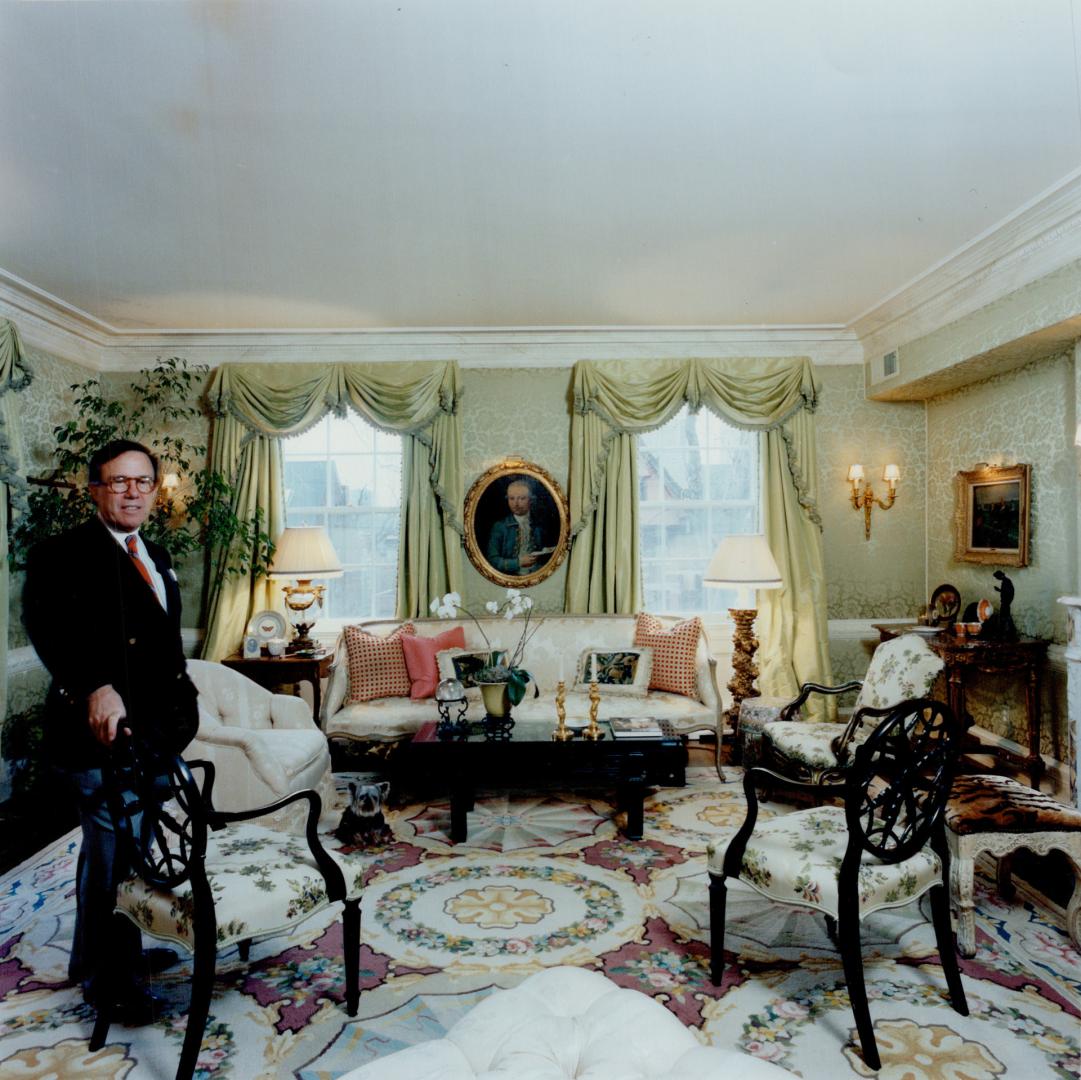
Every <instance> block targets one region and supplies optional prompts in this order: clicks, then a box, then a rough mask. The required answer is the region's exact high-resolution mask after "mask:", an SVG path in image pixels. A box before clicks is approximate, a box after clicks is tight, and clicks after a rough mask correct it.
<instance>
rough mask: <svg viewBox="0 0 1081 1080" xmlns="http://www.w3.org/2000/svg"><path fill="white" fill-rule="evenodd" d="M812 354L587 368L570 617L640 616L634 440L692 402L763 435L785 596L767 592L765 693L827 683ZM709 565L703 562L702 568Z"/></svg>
mask: <svg viewBox="0 0 1081 1080" xmlns="http://www.w3.org/2000/svg"><path fill="white" fill-rule="evenodd" d="M817 394H818V390H817V386H816V383H815V378H814V370H813V368H812V365H811V361H810V360H809V359H808V358H807V357H769V358H766V357H733V358H728V359H716V360H664V361H654V362H651V363H649V364H648V365H646V364H642V363H641V362H635V361H610V362H603V363H602V362H594V361H589V360H583V361H580V362H579V363H578V364H576V365H575V369H574V411H573V415H572V418H571V447H570V481H569V487H570V493H569V495H570V510H571V534H572V536H573V537H574V543H573V545H572V547H571V553H570V559H569V560H568V566H567V591H566V608H567V610H568V611H576V612H620V613H625V614H630V613H633V612H635V611H637V610H639V607H640V605H641V601H642V582H641V569H640V565H639V564H640V560H639V552H638V483H637V465H636V450H635V445H636V444H635V436H636V435H639V434H641V433H644V432H647V431H651V430H654V429H655V428H658V427H660V426H661V425H662V424H664V423H666V422H667V421H668V420H670V419H671V418H672V417H673V416H674V415H675V414H676V413H677V412H678V411H679V410H680V409H681V408H682V407H683V404H684V402H686V403H687V404H688V405H690V406H691V408H692V409H698V408H700V407H701V406H705V407H706V408H708V409H710V410H711V411H712V412H714V413H716V414H717V415H718V416H720V417H722V418H723V419H724V420H726V421H727V422H729V423H731V424H733V425H735V426H736V427H740V428H745V429H749V430H755V431H760V432H761V433H762V448H763V449H762V458H763V476H764V481H763V494H762V519H763V528H764V532H765V534H766V538H767V540H768V541H769V545H770V548H771V549H772V551H773V554H774V556H775V558H776V559H777V564H778V566H779V567H780V568H781V572H782V575H783V578H784V582H785V584H784V587H783V588H781V589H777V590H771V591H765V590H763V591H762V592H760V593H759V600H760V606H759V614H758V621H757V632H758V636H759V637H760V639H761V641H762V648H761V649H760V651H759V652H758V657H757V659H758V663H759V667H760V669H761V676H760V680H759V681H760V685H761V687H762V691H763V693H766V694H779V695H781V694H785V695H787V694H793V693H794V692H795V691H796V689H797V688H798V686H799V684H800V683H801V682H806V681H815V682H822V681H829V678H830V663H829V643H828V633H827V621H826V579H825V569H824V564H823V556H822V537H821V523H820V521H819V517H818V512H817V509H816V506H815V495H816V479H815V478H816V473H817V468H816V459H815V441H814V416H813V414H814V408H815V403H816V400H817ZM703 566H704V563H703Z"/></svg>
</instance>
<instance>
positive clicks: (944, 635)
mask: <svg viewBox="0 0 1081 1080" xmlns="http://www.w3.org/2000/svg"><path fill="white" fill-rule="evenodd" d="M872 625H873V626H874V628H875V629H876V630H877V631H878V634H879V638H880V639H881V640H882V641H889V639H890V638H892V637H896V636H897V635H898V634H899V633H903V632H904V630H905V627H904V626H901V625H898V624H889V623H875V624H872ZM925 640H926V641H927V644H928V645H929V646H930V647H931V648H932V649H933V650H934V651H935V652H936V653H937V654H938V655H939V656H941V657H942V660H943V662H944V663H945V665H946V682H947V691H948V694H949V705H950V708H951V709H953V712H954V715H955V716H956V717H957V718H958V719H959V720H960V721H961V722H962V723H964V724H966V725H967V724H969V718H968V714H967V712H966V711H965V676H966V675H967V674H968V673H969V672H983V673H985V674H991V675H999V674H1004V673H1008V672H1017V673H1018V674H1019V675H1020V676H1021V677H1022V678H1023V679H1024V683H1025V714H1026V715H1025V719H1026V724H1027V728H1028V753H1027V754H1024V755H1022V754H1017V753H1014V752H1013V751H1012V750H1008V749H1007V748H1006V747H1002V746H993V747H992V746H986V745H983V744H979V745H978V747H973V746H969V747H968V751H969V752H970V753H971V752H973V751H975V752H977V753H980V754H990V755H992V756H994V757H996V758H1001V759H1002V760H1003V761H1004V762H1005V763H1006V764H1008V765H1011V766H1012V767H1014V768H1016V769H1021V770H1026V771H1027V772H1028V775H1029V783H1030V785H1031V786H1032V787H1034V788H1037V789H1039V786H1040V778H1041V777H1042V776H1043V773H1044V761H1043V758H1042V757H1041V755H1040V671H1041V669H1042V667H1043V665H1044V662H1045V660H1046V658H1047V647H1048V645H1049V644H1050V642H1049V641H1047V640H1046V639H1044V638H1026V637H1022V638H1018V639H1017V640H1016V641H996V640H994V639H993V638H981V637H963V638H962V637H957V635H956V634H954V633H953V631H952V630H949V629H943V630H942V631H941V632H940V633H939V634H937V635H935V636H934V637H928V638H926V639H925Z"/></svg>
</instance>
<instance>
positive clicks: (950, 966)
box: [931, 885, 968, 1016]
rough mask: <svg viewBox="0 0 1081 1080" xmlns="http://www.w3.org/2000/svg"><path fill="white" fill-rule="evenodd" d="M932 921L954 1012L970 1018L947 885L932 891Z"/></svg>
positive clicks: (938, 886) (939, 886) (936, 887)
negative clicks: (955, 946) (955, 941)
mask: <svg viewBox="0 0 1081 1080" xmlns="http://www.w3.org/2000/svg"><path fill="white" fill-rule="evenodd" d="M931 919H932V921H933V922H934V925H935V942H936V943H937V945H938V957H939V960H940V961H941V962H942V971H943V973H944V974H945V976H946V986H947V987H949V991H950V1003H951V1004H952V1005H953V1008H954V1012H958V1013H960V1014H961V1015H962V1016H968V1002H967V1001H966V1000H965V988H964V987H963V986H962V985H961V969H960V967H959V966H958V963H957V950H956V949H955V948H954V943H953V930H952V929H951V928H950V904H949V900H948V899H947V896H946V886H945V885H936V886H935V887H934V888H933V889H932V890H931Z"/></svg>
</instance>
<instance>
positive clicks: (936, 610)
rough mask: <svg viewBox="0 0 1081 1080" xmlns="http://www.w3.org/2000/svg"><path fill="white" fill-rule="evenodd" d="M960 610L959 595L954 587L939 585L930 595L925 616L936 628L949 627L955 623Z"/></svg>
mask: <svg viewBox="0 0 1081 1080" xmlns="http://www.w3.org/2000/svg"><path fill="white" fill-rule="evenodd" d="M960 610H961V593H960V592H959V591H958V589H957V586H956V585H939V587H938V588H937V589H935V591H934V592H933V593H931V603H930V606H929V607H928V610H927V615H928V618H930V620H931V621H932V622H933V623H934V624H935V625H936V626H950V625H951V624H952V623H953V622H955V621H956V619H957V613H958V612H959V611H960Z"/></svg>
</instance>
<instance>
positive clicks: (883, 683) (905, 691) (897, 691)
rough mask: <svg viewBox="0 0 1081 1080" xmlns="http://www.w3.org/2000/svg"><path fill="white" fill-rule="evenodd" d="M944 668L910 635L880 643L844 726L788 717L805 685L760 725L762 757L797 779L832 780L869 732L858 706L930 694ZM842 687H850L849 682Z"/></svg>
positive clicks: (803, 695)
mask: <svg viewBox="0 0 1081 1080" xmlns="http://www.w3.org/2000/svg"><path fill="white" fill-rule="evenodd" d="M944 666H945V665H944V664H943V661H942V659H941V657H939V656H937V655H936V654H935V653H934V652H932V650H931V648H930V647H929V646H928V644H927V642H926V641H925V640H924V639H923V638H922V637H919V636H918V635H916V634H901V635H900V636H899V637H896V638H894V639H893V640H892V641H886V642H883V643H882V644H881V645H879V646H878V648H877V649H875V652H874V656H872V657H871V663H870V666H869V667H868V668H867V674H866V675H865V676H864V679H863V683H862V685H860V691H859V695H858V696H857V698H856V702H855V705H854V707H853V711H852V718H851V720H849V722H848V724H847V725H843V724H839V723H836V722H833V721H828V720H822V721H815V720H797V719H793V717H798V716H799V705H801V704H802V703H803V701H805V700H806V698H807V696H808V694H809V693H810V692H814V691H809V690H808V688H807V687H805V688H804V689H803V690H802V691H801V693H800V696H799V697H798V698H796V699H795V701H794V702H790V703H788V704H787V705H786V706H784V707H783V708H779V709H777V718H776V719H775V720H773V721H772V722H767V723H765V724H762V725H761V733H762V735H761V737H762V751H763V757H764V759H765V761H766V762H771V761H772V762H774V763H777V764H779V765H780V766H781V768H782V770H783V771H784V772H786V773H788V772H792V773H793V774H794V775H795V776H796V777H797V778H798V779H807V780H811V782H813V783H824V782H825V783H831V782H835V781H836V780H837V779H838V778H839V777H838V770H842V771H843V769H844V766H845V762H846V761H847V760H849V759H850V756H851V752H852V751H853V750H854V749H855V747H856V746H858V745H859V744H860V743H862V742H864V741H865V740H866V739H867V737H868V736H869V735H870V734H871V732H872V731H873V730H874V722H870V723H865V722H864V720H865V716H864V710H866V709H888V708H892V707H893V706H894V705H899V704H900V703H901V702H902V701H910V700H912V699H914V698H919V697H924V696H925V695H928V694H930V692H931V688H932V686H933V685H934V682H935V679H936V678H937V677H938V675H939V672H941V671H942V669H943V667H944ZM846 685H849V686H852V687H853V688H854V684H846Z"/></svg>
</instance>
